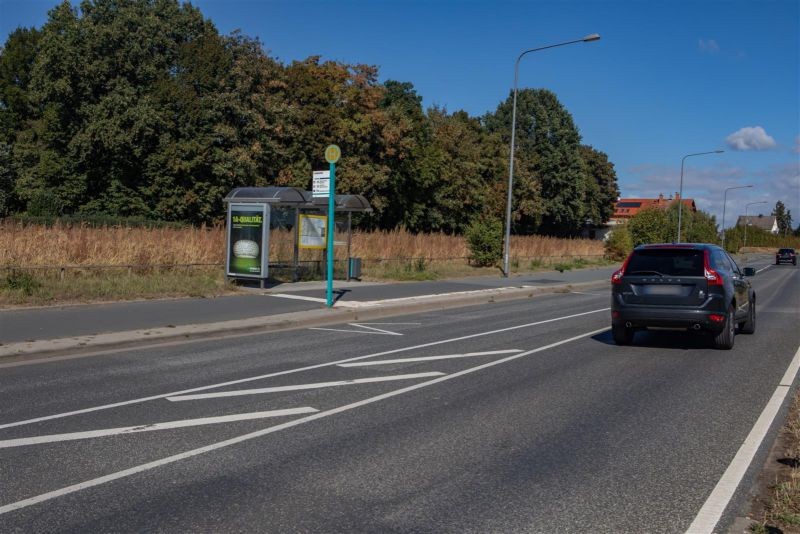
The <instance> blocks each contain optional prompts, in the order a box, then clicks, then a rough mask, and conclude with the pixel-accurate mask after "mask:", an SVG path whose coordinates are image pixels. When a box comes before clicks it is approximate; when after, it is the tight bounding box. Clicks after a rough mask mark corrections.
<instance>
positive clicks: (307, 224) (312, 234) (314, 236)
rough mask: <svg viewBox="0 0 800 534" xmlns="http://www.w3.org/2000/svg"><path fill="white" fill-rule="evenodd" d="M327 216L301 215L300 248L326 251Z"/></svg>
mask: <svg viewBox="0 0 800 534" xmlns="http://www.w3.org/2000/svg"><path fill="white" fill-rule="evenodd" d="M327 225H328V216H327V215H300V231H299V232H298V233H297V236H298V240H299V241H300V242H299V243H298V245H299V246H300V248H316V249H324V248H325V247H326V246H327V245H326V243H325V237H326V235H325V228H326V227H327Z"/></svg>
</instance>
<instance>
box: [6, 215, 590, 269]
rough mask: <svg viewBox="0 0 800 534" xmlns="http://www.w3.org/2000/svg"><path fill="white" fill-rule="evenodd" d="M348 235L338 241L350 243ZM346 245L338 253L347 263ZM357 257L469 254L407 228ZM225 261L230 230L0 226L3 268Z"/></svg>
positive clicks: (553, 243)
mask: <svg viewBox="0 0 800 534" xmlns="http://www.w3.org/2000/svg"><path fill="white" fill-rule="evenodd" d="M346 239H347V236H346V235H345V234H337V235H336V241H337V242H341V243H344V242H345V241H346ZM292 245H293V243H292V234H291V232H288V231H273V232H272V235H271V238H270V260H271V261H284V262H286V261H290V260H291V259H292V248H293V247H292ZM346 255H347V251H346V247H345V246H338V247H337V248H336V257H337V258H338V259H344V258H345V257H346ZM352 255H353V256H356V257H360V258H363V259H364V260H365V261H373V260H387V259H388V260H400V259H404V260H411V259H417V258H424V259H426V260H428V261H442V260H461V261H466V259H467V257H468V256H469V249H468V247H467V243H466V240H465V239H464V238H463V237H461V236H452V235H446V234H439V233H437V234H411V233H409V232H406V231H405V230H393V231H388V232H360V231H356V232H353V239H352ZM602 255H603V244H602V243H601V242H599V241H591V240H586V239H557V238H552V237H544V236H512V238H511V256H512V257H514V258H519V259H524V260H530V259H535V258H539V259H541V258H560V259H563V258H568V257H584V258H589V257H600V256H602ZM319 257H320V252H319V251H314V250H308V251H306V250H303V251H302V254H301V258H300V259H301V260H316V259H319ZM224 259H225V230H224V228H222V227H219V226H217V227H210V228H207V227H200V228H124V227H102V228H95V227H89V226H73V225H59V224H56V225H54V226H52V227H45V226H23V225H21V224H19V223H0V266H14V267H21V268H24V267H35V266H54V267H59V266H88V265H95V266H100V265H108V266H122V265H126V266H127V265H135V266H153V265H162V266H166V265H185V264H198V263H200V264H210V263H220V264H221V263H222V262H223V261H224Z"/></svg>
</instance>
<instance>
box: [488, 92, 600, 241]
mask: <svg viewBox="0 0 800 534" xmlns="http://www.w3.org/2000/svg"><path fill="white" fill-rule="evenodd" d="M512 105H513V94H512V95H510V96H509V98H508V99H507V100H506V101H505V102H503V103H502V104H500V106H499V107H498V108H497V110H496V111H495V112H494V113H493V114H490V115H487V116H486V118H485V121H486V126H487V128H488V129H489V131H490V132H498V133H500V135H501V136H503V139H504V141H505V140H506V139H508V138H509V137H510V130H511V119H512ZM516 137H517V149H516V150H517V152H516V154H515V166H514V168H515V181H516V183H515V185H514V187H515V190H514V197H515V201H514V203H515V204H516V206H517V208H516V212H517V215H516V217H515V220H517V221H518V222H517V226H518V228H519V230H520V231H523V232H530V231H534V230H536V231H541V232H543V233H547V234H553V235H575V234H577V233H578V232H579V231H580V229H581V228H582V227H583V224H584V219H585V216H586V209H585V199H586V192H587V189H588V184H589V178H588V176H587V171H586V168H585V166H584V163H583V161H582V159H581V155H580V152H579V147H580V141H581V136H580V133H579V132H578V128H577V127H576V126H575V123H574V121H573V120H572V115H571V114H570V113H569V112H568V111H567V110H566V109H565V108H564V106H563V105H562V104H561V103H560V102H559V101H558V98H557V97H556V95H555V94H554V93H552V92H551V91H548V90H546V89H524V90H522V91H519V93H518V98H517V136H516Z"/></svg>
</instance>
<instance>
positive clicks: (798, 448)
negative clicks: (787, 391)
mask: <svg viewBox="0 0 800 534" xmlns="http://www.w3.org/2000/svg"><path fill="white" fill-rule="evenodd" d="M778 439H779V440H780V442H779V443H780V445H781V450H782V453H783V454H782V457H781V458H779V459H778V462H779V464H780V465H781V468H780V469H779V470H778V472H777V473H776V480H775V484H773V485H771V486H770V487H769V492H768V495H767V496H766V498H765V499H764V502H763V503H762V504H763V510H762V518H761V519H760V520H759V521H758V522H757V523H755V524H753V526H752V527H751V530H752V531H753V532H756V533H758V534H767V533H769V534H773V533H778V532H784V533H790V532H792V533H800V390H798V391H797V392H796V393H795V397H794V401H793V402H792V407H791V409H790V410H789V417H788V418H787V421H786V424H785V425H784V426H783V428H782V429H781V434H780V436H779V438H778Z"/></svg>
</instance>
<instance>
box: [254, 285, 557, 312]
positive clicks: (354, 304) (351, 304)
mask: <svg viewBox="0 0 800 534" xmlns="http://www.w3.org/2000/svg"><path fill="white" fill-rule="evenodd" d="M536 287H542V286H537V285H520V286H509V287H492V288H487V289H473V290H469V291H453V292H450V293H434V294H431V295H416V296H413V297H399V298H393V299H381V300H359V301H337V302H335V303H334V304H333V306H334V307H343V308H371V307H375V306H381V305H383V304H397V303H400V302H416V301H421V300H429V299H434V298H442V297H455V296H468V295H483V294H485V295H495V294H498V293H503V292H504V291H511V290H514V289H521V288H522V289H526V288H536ZM266 295H267V296H270V297H279V298H284V299H295V300H307V301H309V302H320V303H325V302H326V300H325V299H322V298H318V297H308V296H305V295H292V294H290V293H267V294H266Z"/></svg>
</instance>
